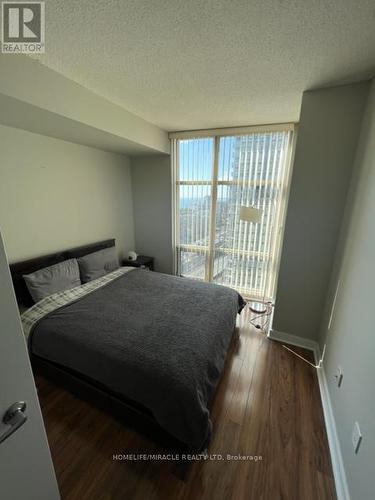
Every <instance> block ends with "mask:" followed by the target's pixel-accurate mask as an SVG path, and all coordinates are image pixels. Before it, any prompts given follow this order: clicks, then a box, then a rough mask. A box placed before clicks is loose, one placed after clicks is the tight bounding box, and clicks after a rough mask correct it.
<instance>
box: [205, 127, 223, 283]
mask: <svg viewBox="0 0 375 500" xmlns="http://www.w3.org/2000/svg"><path fill="white" fill-rule="evenodd" d="M219 148H220V137H218V136H215V147H214V158H213V167H212V188H211V210H210V240H209V250H208V257H207V260H206V281H212V277H213V271H214V256H215V234H216V207H217V178H218V170H219Z"/></svg>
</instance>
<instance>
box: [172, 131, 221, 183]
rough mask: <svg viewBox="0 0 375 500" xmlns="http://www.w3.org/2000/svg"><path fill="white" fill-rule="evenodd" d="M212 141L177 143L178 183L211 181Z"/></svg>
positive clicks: (210, 138)
mask: <svg viewBox="0 0 375 500" xmlns="http://www.w3.org/2000/svg"><path fill="white" fill-rule="evenodd" d="M213 154H214V139H213V138H212V137H207V138H206V137H205V138H203V139H188V140H184V141H182V140H181V141H179V174H178V180H179V181H211V179H212V165H213Z"/></svg>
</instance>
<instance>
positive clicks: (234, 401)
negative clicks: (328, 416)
mask: <svg viewBox="0 0 375 500" xmlns="http://www.w3.org/2000/svg"><path fill="white" fill-rule="evenodd" d="M249 314H250V313H249V312H248V311H244V313H243V314H242V315H241V318H239V321H238V331H239V334H240V337H239V340H234V341H233V342H232V345H231V349H230V353H229V355H228V358H227V363H226V367H225V371H224V374H223V377H222V379H221V382H220V385H219V387H218V391H217V393H216V396H215V400H214V404H213V407H212V420H213V424H214V434H213V438H212V441H211V444H210V447H209V450H208V452H209V454H210V455H211V456H212V455H214V454H220V455H222V457H223V460H200V461H195V462H193V463H192V464H191V465H190V466H189V468H188V470H187V473H186V475H185V477H184V479H181V478H180V477H179V474H177V473H176V470H177V466H176V463H173V462H145V461H114V460H113V454H123V453H162V452H163V451H164V450H162V449H161V448H160V447H158V446H157V445H156V444H155V443H153V442H152V441H150V440H149V439H147V438H146V437H144V436H142V435H140V434H138V433H136V432H135V431H133V430H131V429H130V428H128V427H127V426H126V424H124V423H123V422H121V421H119V420H117V419H116V418H114V417H112V416H111V415H109V414H108V413H105V412H103V411H101V410H99V409H98V408H95V407H94V406H92V405H89V404H87V403H85V402H84V401H81V400H79V399H77V398H76V397H75V396H73V395H72V394H71V393H69V392H67V391H66V390H64V389H62V388H60V387H59V386H57V385H55V384H53V383H52V382H50V381H48V380H46V379H45V378H44V377H43V376H42V375H40V374H36V384H37V388H38V393H39V399H40V403H41V407H42V413H43V417H44V421H45V425H46V429H47V435H48V440H49V443H50V447H51V452H52V457H53V461H54V465H55V470H56V474H57V479H58V483H59V487H60V492H61V496H62V499H63V500H85V499H90V500H96V499H98V500H99V499H100V500H123V499H126V500H133V499H134V500H138V499H140V500H154V499H155V500H169V499H170V500H172V499H173V500H203V499H207V500H212V499H215V500H221V499H223V500H224V499H225V500H242V499H246V500H253V499H254V500H259V499H265V500H284V499H285V500H294V499H295V500H310V499H311V500H318V499H322V500H328V499H334V498H336V495H335V488H334V481H333V475H332V468H331V462H330V457H329V451H328V443H327V437H326V432H325V428H324V421H323V413H322V406H321V400H320V394H319V387H318V381H317V376H316V373H315V369H314V368H313V367H311V366H310V365H308V364H307V363H305V362H303V361H302V360H300V359H299V358H297V357H296V356H294V355H293V354H291V353H290V352H288V351H287V350H286V349H284V348H283V347H282V345H281V344H279V343H277V342H273V341H271V340H268V339H267V338H265V337H264V335H262V333H260V332H259V331H258V330H256V329H255V328H253V327H252V326H250V324H249V319H250V316H249ZM295 350H296V351H297V352H299V353H300V354H302V355H305V356H310V359H311V354H310V353H308V352H307V351H303V350H302V349H298V348H295ZM227 454H232V455H235V456H239V455H242V456H246V455H250V456H261V457H262V459H261V460H257V461H256V460H230V461H228V460H226V459H225V458H226V456H227Z"/></svg>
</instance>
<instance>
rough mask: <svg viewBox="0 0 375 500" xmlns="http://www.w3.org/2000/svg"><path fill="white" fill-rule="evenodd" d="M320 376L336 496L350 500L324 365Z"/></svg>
mask: <svg viewBox="0 0 375 500" xmlns="http://www.w3.org/2000/svg"><path fill="white" fill-rule="evenodd" d="M316 371H317V374H318V381H319V389H320V396H321V399H322V406H323V413H324V420H325V424H326V431H327V437H328V444H329V450H330V453H331V462H332V469H333V475H334V477H335V485H336V494H337V499H338V500H350V493H349V488H348V483H347V480H346V473H345V468H344V462H343V460H342V454H341V446H340V441H339V438H338V435H337V430H336V422H335V417H334V414H333V409H332V404H331V398H330V395H329V391H328V383H327V377H326V373H325V370H324V364H323V363H322V364H321V365H320V367H319V368H317V369H316Z"/></svg>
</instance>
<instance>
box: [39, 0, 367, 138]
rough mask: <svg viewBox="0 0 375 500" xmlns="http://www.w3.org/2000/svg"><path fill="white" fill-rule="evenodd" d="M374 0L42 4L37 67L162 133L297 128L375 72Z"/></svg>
mask: <svg viewBox="0 0 375 500" xmlns="http://www.w3.org/2000/svg"><path fill="white" fill-rule="evenodd" d="M374 26H375V2H374V0H294V1H293V0H263V1H262V0H257V1H254V0H216V1H214V0H200V1H198V0H184V1H182V0H164V1H163V0H149V1H146V0H131V1H130V0H126V1H120V0H103V1H93V0H76V1H74V0H47V1H46V54H45V55H43V56H42V57H40V60H41V62H42V63H43V64H45V65H47V66H48V67H50V68H52V69H54V70H56V71H58V72H60V73H62V74H63V75H65V76H67V77H68V78H71V79H73V80H75V81H76V82H78V83H80V84H82V85H83V86H85V87H87V88H89V89H91V90H93V91H95V92H96V93H98V94H100V95H102V96H104V97H106V98H107V99H109V100H111V101H112V102H114V103H117V104H119V105H121V106H123V107H124V108H126V109H128V110H129V111H131V112H133V113H135V114H137V115H139V116H141V117H142V118H144V119H146V120H148V121H150V122H152V123H155V124H157V125H159V126H160V127H162V128H164V129H167V130H184V129H197V128H209V127H221V126H234V125H246V124H257V123H272V122H282V121H290V120H294V121H295V120H297V119H298V116H299V109H300V102H301V93H302V92H303V91H304V90H306V89H310V88H314V87H320V86H326V85H331V84H341V83H349V82H353V81H359V80H362V79H367V78H369V77H371V76H372V75H373V74H374V73H375V29H374Z"/></svg>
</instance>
